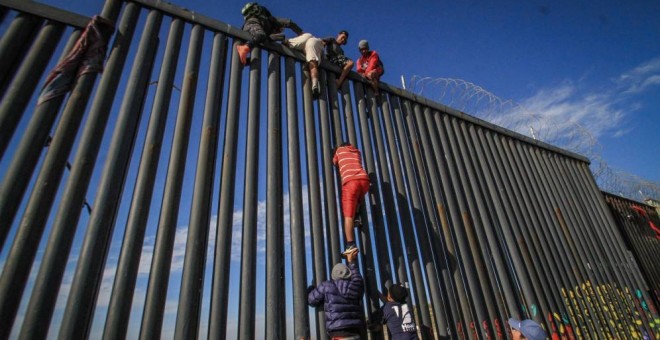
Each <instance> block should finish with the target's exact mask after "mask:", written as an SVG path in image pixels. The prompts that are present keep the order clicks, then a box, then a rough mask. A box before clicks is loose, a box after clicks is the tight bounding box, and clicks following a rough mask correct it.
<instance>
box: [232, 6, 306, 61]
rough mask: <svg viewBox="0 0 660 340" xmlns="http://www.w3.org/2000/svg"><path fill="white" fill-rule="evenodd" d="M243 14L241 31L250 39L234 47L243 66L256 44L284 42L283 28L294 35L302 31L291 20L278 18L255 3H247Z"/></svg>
mask: <svg viewBox="0 0 660 340" xmlns="http://www.w3.org/2000/svg"><path fill="white" fill-rule="evenodd" d="M241 14H243V19H244V23H243V30H244V31H247V32H248V33H250V36H251V39H250V40H248V41H247V42H246V43H245V44H240V45H236V51H237V52H238V57H239V58H240V60H241V63H242V64H243V65H246V64H247V56H248V54H249V53H250V51H251V50H252V49H253V48H254V46H256V45H257V44H261V43H263V42H265V41H284V34H283V33H282V32H283V31H284V29H285V28H289V29H291V30H292V31H293V32H294V33H296V35H301V34H303V31H302V29H301V28H300V26H298V25H297V24H296V23H295V22H293V21H291V19H286V18H278V17H274V16H273V15H272V14H270V11H268V9H267V8H266V7H264V6H262V5H259V4H258V3H256V2H248V3H247V4H245V6H243V9H242V10H241Z"/></svg>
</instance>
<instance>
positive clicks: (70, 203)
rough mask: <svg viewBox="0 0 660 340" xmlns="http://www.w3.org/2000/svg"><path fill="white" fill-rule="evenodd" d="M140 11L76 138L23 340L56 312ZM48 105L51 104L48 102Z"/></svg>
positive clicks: (123, 27)
mask: <svg viewBox="0 0 660 340" xmlns="http://www.w3.org/2000/svg"><path fill="white" fill-rule="evenodd" d="M120 5H121V3H120V2H108V3H106V7H105V8H106V10H104V13H106V15H107V16H106V18H108V19H110V20H111V21H115V20H116V18H117V16H118V14H119V10H120ZM138 13H139V8H138V7H137V6H135V5H132V6H130V7H127V8H126V10H125V12H124V14H123V15H122V19H121V21H120V24H119V28H118V29H119V32H122V33H123V34H122V35H120V36H119V37H118V38H117V39H116V40H115V43H114V44H113V48H112V50H111V52H110V55H109V57H108V61H107V63H106V67H105V70H106V72H105V74H104V75H103V77H102V78H101V81H100V84H99V88H98V91H97V95H96V97H95V98H94V101H93V102H92V106H91V109H90V112H89V115H88V117H87V123H86V124H85V127H84V128H83V131H82V135H81V138H80V143H79V145H80V147H79V149H78V151H77V153H76V157H75V158H74V161H73V165H72V168H71V174H70V175H69V180H68V182H67V184H66V187H65V189H64V191H63V194H62V198H61V200H60V202H59V208H58V211H57V214H56V216H55V220H54V222H53V226H52V230H51V236H50V238H49V241H48V244H47V246H46V250H45V253H44V257H43V258H44V260H43V261H42V263H41V266H40V269H39V273H38V275H37V279H36V280H35V286H34V289H33V293H32V297H31V298H30V302H29V308H28V312H27V313H26V316H25V320H24V322H23V326H22V327H21V337H22V338H32V337H35V338H40V337H43V336H45V335H46V333H47V330H48V327H39V326H37V325H48V324H49V323H50V320H51V318H52V314H53V311H54V308H55V303H56V298H57V295H56V294H53V292H52V287H58V286H59V285H60V284H61V282H62V277H63V275H64V270H65V267H66V263H67V258H68V255H69V253H70V250H71V244H72V242H73V238H74V235H75V231H76V226H77V225H78V219H79V217H80V213H81V212H82V206H83V202H84V201H85V192H86V191H87V186H88V184H89V179H90V177H91V172H92V171H91V169H92V168H93V165H94V162H95V160H96V156H97V153H98V150H99V147H100V144H101V138H100V137H99V136H102V135H103V131H104V129H105V123H106V122H107V119H108V115H109V111H110V106H111V103H112V100H113V99H114V94H115V91H116V84H117V83H118V81H119V77H120V75H121V72H119V71H117V70H118V69H121V68H122V67H123V64H124V61H125V60H126V54H127V50H128V46H127V45H130V41H131V39H132V36H133V32H134V27H135V23H136V22H137V16H138ZM51 102H52V103H53V104H51ZM60 103H61V100H60V99H53V100H50V101H48V102H46V103H44V104H43V105H41V106H39V107H38V108H37V110H36V111H35V114H37V113H38V114H42V115H48V114H54V111H50V110H57V109H58V108H59V105H60Z"/></svg>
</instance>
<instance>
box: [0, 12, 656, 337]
mask: <svg viewBox="0 0 660 340" xmlns="http://www.w3.org/2000/svg"><path fill="white" fill-rule="evenodd" d="M0 6H1V7H0V9H1V12H0V14H2V15H1V16H0V18H1V22H0V29H1V30H0V34H1V37H0V96H1V97H0V98H1V100H0V178H2V182H1V184H0V185H1V186H0V268H1V270H2V274H1V276H0V323H1V324H0V339H5V338H21V339H41V338H56V337H57V338H60V339H83V338H107V339H122V338H141V339H156V338H176V339H194V338H198V337H201V338H211V339H224V338H229V339H238V338H240V339H251V338H267V339H285V338H286V339H292V338H295V339H307V338H313V339H321V338H326V329H325V315H324V313H323V308H317V309H313V308H310V307H308V306H307V286H308V285H309V284H310V283H320V282H322V281H324V280H327V279H329V277H330V270H331V268H332V266H333V265H334V264H335V263H338V262H341V260H342V259H341V249H343V248H344V247H343V246H344V245H345V243H346V242H345V239H344V237H343V235H344V234H343V224H342V221H343V217H342V214H341V202H340V200H341V181H340V178H339V176H338V174H337V171H336V170H335V168H334V167H333V165H332V157H333V148H334V147H335V146H337V145H338V144H340V143H342V142H344V141H348V142H350V143H352V144H353V145H355V146H357V147H358V148H359V149H360V150H361V152H362V158H363V160H364V167H365V169H366V170H367V172H368V174H369V178H370V181H371V183H372V185H371V187H370V189H369V192H368V194H367V195H366V198H365V201H364V204H363V209H361V212H360V214H361V218H362V221H363V226H362V227H360V228H358V229H356V234H357V243H358V247H359V249H360V253H359V256H358V257H359V266H360V272H361V273H362V275H363V277H364V279H365V287H366V294H365V297H364V300H363V301H362V308H363V312H364V319H365V321H369V323H371V321H372V319H373V315H374V312H376V311H377V310H378V309H379V308H380V301H379V292H382V291H383V289H385V287H387V286H389V285H390V284H393V283H401V284H404V285H405V286H406V287H407V288H408V289H409V291H410V303H411V305H412V306H413V311H414V316H415V321H416V324H417V325H418V335H419V337H420V338H422V339H431V338H436V339H449V338H451V339H467V338H478V339H507V338H510V337H511V334H510V331H509V326H508V324H507V320H508V319H509V318H510V317H514V318H519V319H524V318H526V319H533V320H535V321H536V322H538V323H539V324H542V325H543V327H544V328H545V329H546V331H547V333H548V334H549V335H550V336H551V337H552V338H553V339H559V338H567V339H570V338H571V337H574V338H579V339H624V338H629V339H635V338H639V339H641V338H643V337H649V338H656V337H658V336H660V319H659V316H658V313H657V310H656V308H655V306H656V305H657V303H658V292H659V291H660V287H659V286H658V282H660V272H658V268H659V267H658V263H659V262H660V261H659V260H660V258H658V254H660V253H659V252H658V250H659V249H658V242H659V241H658V238H660V236H659V235H660V232H656V233H655V234H652V232H655V231H652V229H649V226H650V225H654V226H656V227H657V226H660V221H658V217H657V213H654V212H653V211H652V210H650V208H649V207H647V206H645V205H640V204H638V203H636V202H631V201H627V200H625V199H622V198H619V197H616V196H613V195H609V194H605V195H603V194H602V193H601V192H600V191H599V189H598V187H597V186H596V183H595V181H594V178H593V176H592V174H591V173H590V171H589V164H588V160H587V159H586V158H584V157H582V156H580V155H576V154H573V153H571V152H569V151H566V150H562V149H559V148H557V147H555V146H552V145H548V144H545V143H543V142H540V141H536V140H533V139H530V138H528V137H525V136H523V135H520V134H517V133H515V132H511V131H508V130H505V129H503V128H501V127H498V126H495V125H493V124H490V123H487V122H485V121H481V120H479V119H477V118H474V117H471V116H469V115H468V114H465V113H462V112H459V111H457V110H454V109H452V108H449V107H447V106H444V105H442V104H439V103H435V102H432V101H430V100H428V99H425V98H422V97H419V96H416V95H414V94H412V93H410V92H407V91H405V90H401V89H398V88H395V87H392V86H390V85H388V84H385V83H381V84H379V86H380V91H379V93H378V94H375V93H374V91H373V90H372V88H371V87H370V86H367V85H368V84H366V83H364V82H363V81H362V79H361V78H360V77H358V76H357V75H356V74H350V75H349V77H348V81H347V82H345V83H344V84H343V86H342V87H341V88H339V89H338V88H337V86H336V83H335V78H336V77H337V76H338V74H339V71H340V70H339V69H338V68H336V67H335V66H333V65H330V64H329V63H327V62H323V63H322V65H321V68H320V77H321V83H322V85H321V88H322V91H321V95H320V96H319V98H317V99H315V98H313V96H312V91H311V78H310V74H309V70H308V69H307V67H306V65H305V63H304V58H303V57H302V55H301V54H300V53H298V52H295V51H292V50H291V49H289V48H287V47H285V46H282V45H279V44H274V43H265V44H264V45H263V46H259V47H256V48H254V49H253V50H252V52H251V57H250V58H251V59H250V60H249V63H248V65H247V66H243V65H242V64H241V63H240V61H239V59H238V54H237V52H236V48H235V46H236V45H237V44H240V43H242V42H243V41H245V40H246V39H248V37H249V36H248V34H247V33H246V32H243V31H242V30H240V29H238V28H236V27H232V26H231V25H227V24H225V23H222V22H220V21H217V20H215V19H211V18H209V17H206V16H204V15H200V14H199V13H195V12H192V11H189V10H185V9H181V8H179V7H176V6H174V5H172V4H169V3H165V2H161V1H153V0H135V1H122V0H107V1H106V2H105V4H104V5H103V8H102V10H101V12H100V13H99V16H98V17H94V18H87V17H83V16H80V15H77V14H73V13H68V12H65V11H62V10H60V9H56V8H52V7H49V6H44V5H41V4H38V3H34V2H31V1H15V0H0ZM83 58H87V59H85V62H84V63H83V64H84V65H85V66H80V65H79V64H77V62H79V61H80V60H82V59H83ZM94 61H96V62H97V64H94ZM62 84H64V85H62ZM67 84H68V85H67ZM262 325H265V326H263V327H262ZM384 332H385V331H384V330H383V329H382V328H377V327H369V328H367V327H365V328H364V329H363V336H364V337H365V338H366V337H367V336H368V337H369V338H372V339H381V338H383V337H384Z"/></svg>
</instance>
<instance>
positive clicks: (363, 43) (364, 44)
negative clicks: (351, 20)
mask: <svg viewBox="0 0 660 340" xmlns="http://www.w3.org/2000/svg"><path fill="white" fill-rule="evenodd" d="M358 48H359V49H362V48H366V49H369V42H368V41H366V40H360V43H358Z"/></svg>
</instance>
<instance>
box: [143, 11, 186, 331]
mask: <svg viewBox="0 0 660 340" xmlns="http://www.w3.org/2000/svg"><path fill="white" fill-rule="evenodd" d="M183 25H184V24H183V21H182V20H181V19H177V18H174V19H173V20H172V22H171V23H170V29H169V33H168V37H167V44H166V46H165V53H164V55H163V61H162V63H161V72H160V75H159V78H158V87H157V88H156V95H155V98H154V104H153V107H152V109H151V120H150V122H149V126H150V127H151V126H154V128H155V126H158V131H159V133H160V134H163V133H164V130H165V124H166V119H167V114H168V112H169V105H170V99H171V96H172V89H173V85H174V74H175V73H176V65H177V61H178V59H179V49H180V47H181V38H182V36H183ZM149 137H150V136H149V135H147V140H146V141H145V145H148V144H149V141H150V140H151V139H150V138H149ZM154 137H156V136H154ZM154 142H155V143H156V144H154V145H155V146H158V145H160V144H161V143H162V141H158V140H154ZM154 156H155V154H154ZM140 163H141V164H142V161H141V162H140ZM146 164H148V163H146ZM145 166H147V165H145ZM168 189H169V190H165V192H164V194H163V203H162V206H161V209H160V214H159V220H158V231H157V234H156V242H155V244H154V251H153V254H152V260H151V267H150V271H149V283H148V286H147V293H146V298H145V305H144V311H143V314H142V324H141V327H140V337H141V338H146V339H154V338H160V332H161V328H162V322H163V320H162V318H163V316H162V314H163V309H164V308H165V294H166V293H167V285H168V280H167V278H168V277H169V273H170V262H171V260H172V248H173V243H174V237H175V229H176V219H174V218H173V216H172V214H174V213H176V212H175V211H173V210H172V209H171V207H172V203H173V201H174V200H175V196H174V193H175V191H174V189H175V188H174V187H172V186H171V185H170V186H169V188H168ZM170 202H172V203H170Z"/></svg>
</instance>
